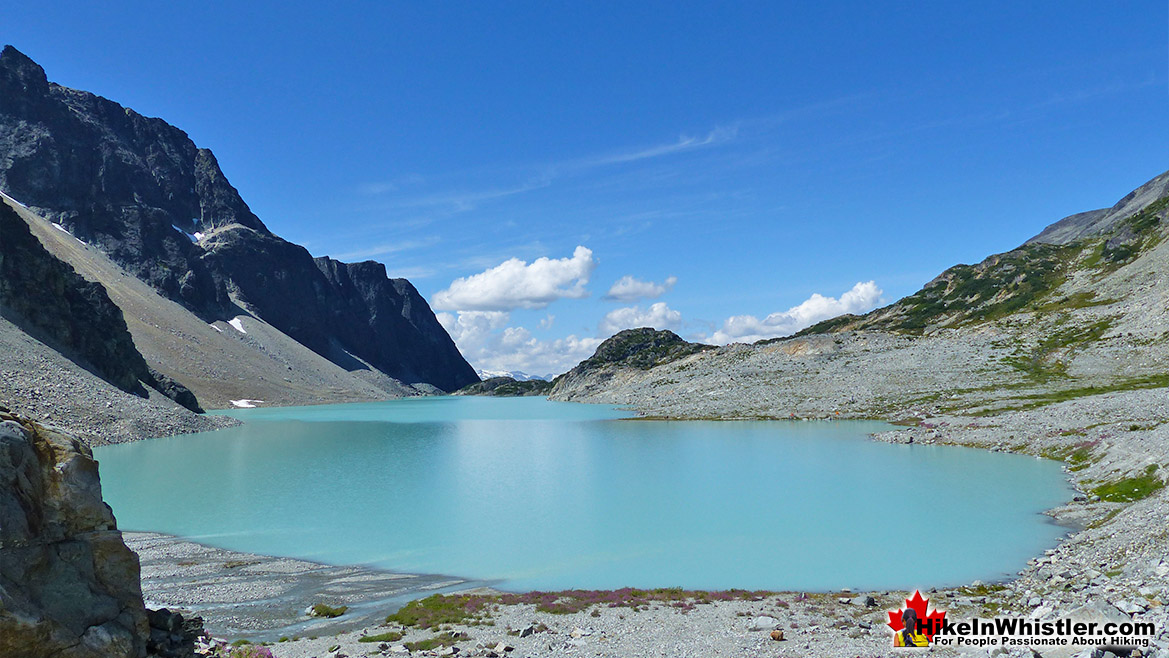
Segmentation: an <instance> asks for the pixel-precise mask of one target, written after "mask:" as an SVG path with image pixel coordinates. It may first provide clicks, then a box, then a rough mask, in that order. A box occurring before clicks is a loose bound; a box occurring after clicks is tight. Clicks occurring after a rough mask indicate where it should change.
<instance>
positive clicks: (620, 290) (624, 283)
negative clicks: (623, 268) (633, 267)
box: [605, 274, 678, 302]
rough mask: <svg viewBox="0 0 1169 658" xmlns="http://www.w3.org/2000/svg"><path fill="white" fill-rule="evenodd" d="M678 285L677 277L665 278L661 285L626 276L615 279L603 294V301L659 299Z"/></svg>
mask: <svg viewBox="0 0 1169 658" xmlns="http://www.w3.org/2000/svg"><path fill="white" fill-rule="evenodd" d="M675 283H678V277H676V276H671V277H667V278H666V280H665V281H663V282H662V283H654V282H653V281H642V280H641V279H635V278H634V277H633V276H631V275H629V274H626V275H625V276H623V277H621V278H620V279H617V281H616V282H614V283H613V285H612V286H611V287H610V288H609V292H608V293H606V294H605V299H608V300H611V301H617V302H637V301H641V300H643V299H654V298H655V297H661V296H662V295H664V294H666V293H667V292H669V291H670V289H671V288H673V287H674V284H675Z"/></svg>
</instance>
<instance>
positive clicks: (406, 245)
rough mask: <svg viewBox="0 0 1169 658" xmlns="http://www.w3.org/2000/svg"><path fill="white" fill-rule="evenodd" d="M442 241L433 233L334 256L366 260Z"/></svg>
mask: <svg viewBox="0 0 1169 658" xmlns="http://www.w3.org/2000/svg"><path fill="white" fill-rule="evenodd" d="M441 241H442V238H440V237H439V236H437V235H431V236H428V237H426V238H422V239H420V240H405V241H400V242H387V243H384V244H377V245H373V246H370V247H365V248H364V249H357V250H355V251H348V252H345V253H342V254H337V255H336V256H333V258H336V259H337V260H344V261H351V260H366V259H369V258H374V257H375V256H385V255H388V254H396V253H399V252H402V251H410V250H412V249H424V248H426V247H431V246H434V245H436V244H438V243H439V242H441Z"/></svg>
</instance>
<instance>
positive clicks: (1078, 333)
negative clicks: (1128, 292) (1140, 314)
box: [1003, 314, 1113, 382]
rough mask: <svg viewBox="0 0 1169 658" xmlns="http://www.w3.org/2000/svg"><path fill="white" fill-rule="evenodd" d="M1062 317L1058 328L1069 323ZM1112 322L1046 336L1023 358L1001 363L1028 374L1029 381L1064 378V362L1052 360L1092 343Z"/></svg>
mask: <svg viewBox="0 0 1169 658" xmlns="http://www.w3.org/2000/svg"><path fill="white" fill-rule="evenodd" d="M1069 319H1070V318H1069V316H1068V315H1066V314H1064V315H1062V316H1061V317H1060V318H1059V319H1058V320H1057V321H1056V324H1057V326H1058V325H1060V324H1063V323H1065V322H1067V321H1068V320H1069ZM1112 323H1113V318H1105V319H1103V320H1099V321H1097V322H1093V323H1092V324H1090V325H1087V326H1072V327H1066V328H1064V329H1060V330H1058V331H1053V332H1051V333H1049V334H1048V335H1047V336H1046V337H1045V338H1044V339H1043V340H1041V341H1039V344H1038V345H1036V346H1035V347H1034V348H1032V349H1031V351H1030V352H1028V353H1026V354H1016V355H1015V356H1010V357H1007V358H1005V359H1003V363H1004V364H1006V365H1008V366H1010V367H1012V368H1014V369H1016V370H1019V371H1021V372H1023V373H1025V374H1027V375H1028V376H1029V377H1030V378H1031V379H1033V380H1036V381H1039V382H1045V381H1048V380H1049V379H1052V378H1054V377H1066V376H1067V360H1068V359H1069V358H1070V356H1071V355H1070V354H1066V355H1065V360H1056V359H1054V358H1053V357H1054V356H1055V354H1056V353H1058V352H1060V351H1067V352H1070V351H1072V350H1075V349H1076V348H1078V347H1081V346H1083V345H1087V344H1090V343H1094V342H1096V341H1098V340H1100V338H1102V337H1103V336H1104V334H1105V333H1107V332H1108V330H1109V329H1110V328H1112Z"/></svg>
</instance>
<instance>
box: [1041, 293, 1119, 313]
mask: <svg viewBox="0 0 1169 658" xmlns="http://www.w3.org/2000/svg"><path fill="white" fill-rule="evenodd" d="M1116 301H1117V300H1115V299H1110V298H1106V299H1096V292H1095V291H1093V290H1089V291H1086V292H1077V293H1073V294H1071V295H1067V296H1064V297H1060V298H1059V299H1053V300H1051V301H1049V302H1046V303H1044V304H1041V305H1039V306H1038V307H1037V308H1036V309H1035V310H1036V311H1037V312H1039V313H1058V312H1061V311H1071V310H1075V309H1078V308H1091V307H1093V306H1108V305H1109V304H1115V303H1116Z"/></svg>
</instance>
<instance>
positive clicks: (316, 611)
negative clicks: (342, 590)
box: [312, 603, 349, 619]
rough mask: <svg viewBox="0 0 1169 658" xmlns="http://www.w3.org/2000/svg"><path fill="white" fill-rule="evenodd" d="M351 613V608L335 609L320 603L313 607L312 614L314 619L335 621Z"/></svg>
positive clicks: (339, 607)
mask: <svg viewBox="0 0 1169 658" xmlns="http://www.w3.org/2000/svg"><path fill="white" fill-rule="evenodd" d="M348 611H349V606H347V605H342V606H338V607H336V608H334V607H333V606H331V605H328V604H325V603H318V604H316V605H314V606H313V607H312V614H313V616H314V617H324V618H325V619H333V618H335V617H340V616H341V615H343V614H345V613H346V612H348Z"/></svg>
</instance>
